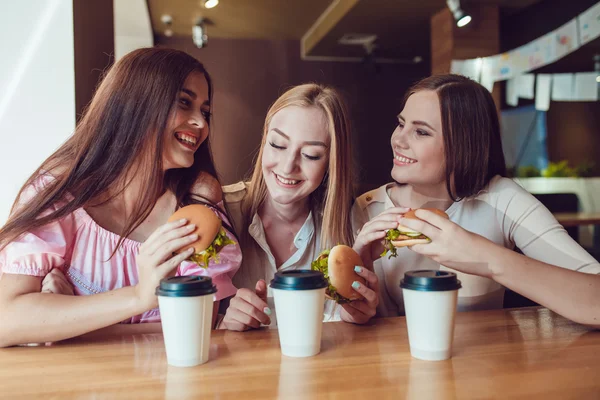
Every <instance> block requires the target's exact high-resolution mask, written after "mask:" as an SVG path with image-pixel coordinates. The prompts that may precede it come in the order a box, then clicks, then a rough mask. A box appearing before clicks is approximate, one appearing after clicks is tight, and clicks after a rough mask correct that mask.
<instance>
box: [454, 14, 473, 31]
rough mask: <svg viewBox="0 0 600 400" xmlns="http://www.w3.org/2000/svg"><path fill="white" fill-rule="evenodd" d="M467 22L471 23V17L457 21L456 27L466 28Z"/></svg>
mask: <svg viewBox="0 0 600 400" xmlns="http://www.w3.org/2000/svg"><path fill="white" fill-rule="evenodd" d="M469 22H471V16H470V15H465V16H463V17H461V18H460V19H459V20H458V21H456V26H458V27H459V28H462V27H463V26H466V25H467V24H468V23H469Z"/></svg>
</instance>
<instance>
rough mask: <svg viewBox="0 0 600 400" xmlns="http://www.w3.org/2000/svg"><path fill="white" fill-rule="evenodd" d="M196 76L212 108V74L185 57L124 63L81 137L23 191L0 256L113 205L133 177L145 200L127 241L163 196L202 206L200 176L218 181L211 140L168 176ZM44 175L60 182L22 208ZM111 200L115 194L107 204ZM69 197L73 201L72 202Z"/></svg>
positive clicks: (139, 53)
mask: <svg viewBox="0 0 600 400" xmlns="http://www.w3.org/2000/svg"><path fill="white" fill-rule="evenodd" d="M192 72H199V73H202V74H204V77H205V78H206V81H207V83H208V88H209V101H212V94H213V90H212V84H211V80H210V76H209V75H208V73H207V72H206V69H205V68H204V66H203V65H202V64H201V63H200V62H199V61H197V60H196V59H195V58H193V57H191V56H190V55H188V54H186V53H184V52H181V51H177V50H172V49H166V48H146V49H139V50H135V51H133V52H131V53H129V54H127V55H126V56H124V57H123V58H122V59H121V60H119V61H118V62H117V63H116V64H115V65H114V66H113V67H112V68H111V69H110V70H109V71H108V73H107V74H106V76H105V77H104V79H103V80H102V83H101V84H100V85H99V87H98V89H97V91H96V93H95V95H94V98H93V99H92V101H91V103H90V105H89V107H88V108H87V110H86V111H85V113H84V115H83V118H82V119H81V121H80V123H79V124H78V126H77V127H76V129H75V133H74V134H73V135H72V136H71V137H70V138H69V139H68V140H67V141H66V142H65V143H64V144H63V145H62V146H61V147H60V148H59V149H58V150H57V151H56V152H55V153H54V154H52V155H51V156H50V157H49V158H48V159H46V160H45V161H44V162H43V163H42V165H41V166H40V167H39V168H38V169H37V170H36V171H35V172H34V173H33V174H32V175H31V176H30V177H29V179H27V181H26V182H25V184H24V185H23V187H22V188H21V190H20V192H19V195H18V196H17V200H16V201H15V204H14V205H13V210H12V213H11V216H10V217H9V219H8V221H7V223H6V224H5V225H4V227H2V229H0V249H2V248H3V247H5V246H6V245H7V244H8V243H10V242H11V241H13V240H15V239H16V238H18V237H19V236H21V235H22V234H24V233H26V232H28V231H31V230H33V229H36V228H39V227H41V226H44V225H46V224H49V223H51V222H53V221H56V220H59V219H61V218H64V217H65V216H67V215H69V214H71V213H72V212H74V211H75V210H77V209H79V208H81V207H87V206H94V205H99V204H101V203H103V202H106V201H109V200H110V199H112V198H114V197H116V196H118V195H119V194H120V193H122V191H123V190H124V188H125V187H126V186H127V183H128V181H129V180H130V179H131V177H133V176H134V175H135V176H138V177H139V176H141V177H142V181H143V182H144V186H143V187H144V193H142V194H140V196H139V202H138V203H137V205H136V207H135V208H134V210H133V212H132V214H131V215H130V216H129V218H128V220H127V221H126V223H125V227H124V229H123V232H120V233H119V234H120V235H121V237H122V238H121V241H122V240H123V238H125V237H127V236H129V234H131V232H132V231H133V230H134V229H135V228H136V227H137V226H139V225H140V223H141V222H142V221H144V219H145V218H146V217H147V216H148V215H149V214H150V212H151V211H152V209H153V207H154V205H155V203H156V201H157V199H158V198H159V197H160V196H161V195H162V194H164V193H165V191H167V190H170V191H172V192H173V193H174V194H175V196H176V198H177V203H178V206H183V205H186V204H190V203H192V202H197V200H195V199H193V198H192V196H191V195H190V191H191V188H192V186H193V185H194V183H195V182H196V180H197V179H198V177H199V175H200V174H201V173H208V174H210V175H211V176H213V177H214V178H215V179H217V180H218V177H217V174H216V171H215V167H214V163H213V160H212V155H211V150H210V141H209V139H208V138H207V139H206V140H205V141H204V142H203V143H202V144H201V145H200V147H199V148H198V150H197V151H196V153H195V155H194V163H193V165H192V166H191V167H190V168H182V169H174V170H169V171H167V173H164V172H163V165H162V160H163V156H162V154H163V143H164V140H165V135H164V132H165V129H166V128H167V126H168V123H169V120H170V118H172V115H173V111H174V109H175V107H176V104H177V99H178V96H179V95H180V90H181V89H182V88H183V85H184V82H185V80H186V78H187V77H188V75H189V74H190V73H192ZM207 123H209V124H210V122H209V121H207ZM41 174H51V175H52V177H53V178H54V179H53V180H52V181H51V183H49V184H48V185H46V186H45V187H43V188H42V190H41V191H40V192H39V193H37V194H36V196H35V197H34V198H32V199H31V200H30V201H29V202H28V203H26V204H21V205H19V206H18V207H17V204H18V202H19V198H20V197H21V194H22V193H23V190H24V189H25V188H27V187H29V186H30V185H32V184H33V182H35V181H36V180H37V179H38V177H39V176H40V175H41ZM107 193H110V194H111V197H110V198H109V199H108V200H106V199H105V197H106V194H107ZM69 197H72V200H70V201H66V200H67V199H68V198H69ZM99 199H103V200H102V202H100V201H99ZM121 241H120V242H119V244H120V243H121Z"/></svg>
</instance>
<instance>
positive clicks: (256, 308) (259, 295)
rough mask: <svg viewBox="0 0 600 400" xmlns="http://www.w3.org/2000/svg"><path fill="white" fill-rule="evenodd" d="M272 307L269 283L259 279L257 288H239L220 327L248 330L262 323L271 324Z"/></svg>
mask: <svg viewBox="0 0 600 400" xmlns="http://www.w3.org/2000/svg"><path fill="white" fill-rule="evenodd" d="M269 315H271V309H270V308H269V305H268V304H267V283H266V282H265V281H264V280H262V279H261V280H259V281H258V282H257V283H256V287H255V290H254V291H252V290H250V289H246V288H243V289H238V291H237V293H236V294H235V297H234V298H233V299H231V301H230V302H229V307H228V308H227V312H226V313H225V317H224V318H223V320H222V321H221V323H220V324H219V327H218V329H228V330H230V331H240V332H241V331H247V330H249V329H257V328H260V325H261V324H264V325H270V324H271V318H269Z"/></svg>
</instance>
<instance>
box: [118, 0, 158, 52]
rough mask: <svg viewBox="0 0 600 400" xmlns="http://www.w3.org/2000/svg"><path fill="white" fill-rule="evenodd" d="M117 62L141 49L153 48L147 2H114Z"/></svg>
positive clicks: (138, 0)
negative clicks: (131, 52)
mask: <svg viewBox="0 0 600 400" xmlns="http://www.w3.org/2000/svg"><path fill="white" fill-rule="evenodd" d="M113 10H114V11H113V12H114V14H115V61H116V60H119V59H120V58H121V57H123V56H124V55H125V54H127V53H129V52H130V51H133V50H135V49H139V48H141V47H152V46H153V45H154V36H153V34H152V24H151V22H150V13H149V11H148V4H147V2H146V0H113Z"/></svg>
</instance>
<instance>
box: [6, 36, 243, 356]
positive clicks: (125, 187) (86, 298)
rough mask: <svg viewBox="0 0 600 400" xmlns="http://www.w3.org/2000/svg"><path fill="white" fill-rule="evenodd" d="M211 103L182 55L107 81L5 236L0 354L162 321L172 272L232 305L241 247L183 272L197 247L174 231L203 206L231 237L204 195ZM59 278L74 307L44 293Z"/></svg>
mask: <svg viewBox="0 0 600 400" xmlns="http://www.w3.org/2000/svg"><path fill="white" fill-rule="evenodd" d="M212 93H213V90H212V86H211V81H210V77H209V75H208V73H207V72H206V70H205V69H204V67H203V66H202V64H200V63H199V62H198V61H197V60H195V59H194V58H193V57H191V56H189V55H187V54H185V53H183V52H180V51H176V50H170V49H159V48H151V49H140V50H136V51H134V52H132V53H130V54H128V55H126V56H125V57H123V58H122V59H121V60H120V61H118V62H117V63H116V64H115V65H114V66H113V67H112V68H111V69H110V71H109V72H108V74H107V75H106V77H105V78H104V79H103V81H102V83H101V85H100V86H99V88H98V90H97V92H96V94H95V96H94V99H93V100H92V102H91V103H90V105H89V108H88V109H87V110H86V112H85V115H84V116H83V118H82V120H81V122H80V123H79V124H78V126H77V128H76V130H75V133H74V135H73V136H72V137H71V138H70V139H68V140H67V142H66V143H65V144H63V145H62V146H61V147H60V148H59V149H58V150H57V151H56V152H55V153H54V154H52V155H51V156H50V157H49V158H48V159H47V160H46V161H44V162H43V163H42V165H41V166H40V167H39V169H38V170H37V171H36V172H35V173H33V175H32V176H31V177H30V178H29V179H28V180H27V182H26V183H25V185H24V186H23V188H22V189H21V192H20V193H19V196H18V198H17V200H16V202H15V205H14V207H13V210H12V214H11V216H10V218H9V220H8V222H7V223H6V224H5V225H4V227H2V229H0V248H1V249H2V251H1V252H0V267H1V268H2V273H3V274H2V276H1V278H0V320H1V321H2V324H0V346H8V345H14V344H19V343H29V342H48V341H56V340H61V339H66V338H69V337H74V336H78V335H81V334H83V333H87V332H90V331H93V330H96V329H99V328H103V327H107V326H110V325H113V324H116V323H119V322H132V323H133V322H155V321H159V320H160V316H159V313H158V309H157V308H156V307H157V299H156V296H155V294H154V290H155V288H156V286H157V285H158V283H159V281H160V279H162V278H163V277H165V276H167V275H169V274H172V273H174V270H175V269H176V268H178V271H177V273H179V274H186V275H189V274H203V275H210V276H212V278H213V280H214V282H215V283H216V285H217V287H218V292H217V294H216V300H219V299H221V298H224V297H227V296H231V295H233V294H234V293H235V287H234V286H233V285H232V283H231V278H232V276H233V274H234V273H235V271H236V270H237V269H238V267H239V264H240V262H241V253H240V250H239V247H238V246H227V247H226V248H225V249H224V250H223V252H222V253H221V263H220V264H211V265H210V266H209V267H208V268H207V269H206V270H204V269H201V268H199V267H197V266H196V265H195V264H192V263H189V262H183V261H184V260H185V259H186V258H187V257H188V256H189V255H190V254H191V253H190V251H189V250H188V251H186V252H184V253H182V254H180V255H176V256H173V252H174V251H175V250H177V249H178V248H181V247H182V246H184V245H186V244H189V243H192V242H193V241H194V240H195V239H196V237H195V235H190V233H191V232H192V230H193V228H194V227H193V225H190V224H187V221H183V220H182V221H178V222H173V223H168V224H167V223H166V222H167V219H168V217H169V216H170V215H171V214H172V213H173V212H174V211H175V210H176V209H177V208H179V207H181V206H184V205H187V204H191V203H205V204H207V205H209V206H211V207H212V208H213V210H214V211H215V213H217V214H218V215H219V216H220V217H221V218H222V219H223V220H224V223H225V225H226V226H227V225H228V219H227V215H226V214H225V212H224V211H222V210H221V208H220V205H219V204H216V203H217V201H218V200H219V199H218V197H219V196H218V195H220V193H219V192H218V191H217V192H215V188H214V187H211V188H205V187H204V186H202V184H200V185H199V184H197V182H198V181H200V182H202V181H203V180H202V179H201V178H202V177H206V176H212V177H213V178H214V179H212V181H215V180H216V179H217V175H216V172H215V168H214V166H213V161H212V157H211V151H210V143H209V139H208V134H209V123H210V107H211V99H212ZM208 181H209V182H210V181H211V180H208ZM217 182H218V181H217ZM217 188H219V185H217ZM207 189H208V190H207ZM203 193H216V194H217V196H215V197H216V198H213V199H211V198H206V196H203V195H202V194H203ZM229 234H231V233H229ZM182 262H183V263H182ZM53 270H54V271H55V272H56V271H60V272H59V273H58V276H60V277H62V278H63V279H64V280H65V281H67V280H68V283H69V284H70V285H72V286H73V288H74V292H75V294H76V296H65V295H61V294H56V293H46V292H41V291H40V289H41V284H42V280H43V278H44V277H45V276H48V274H49V273H51V271H53ZM217 303H218V302H217Z"/></svg>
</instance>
